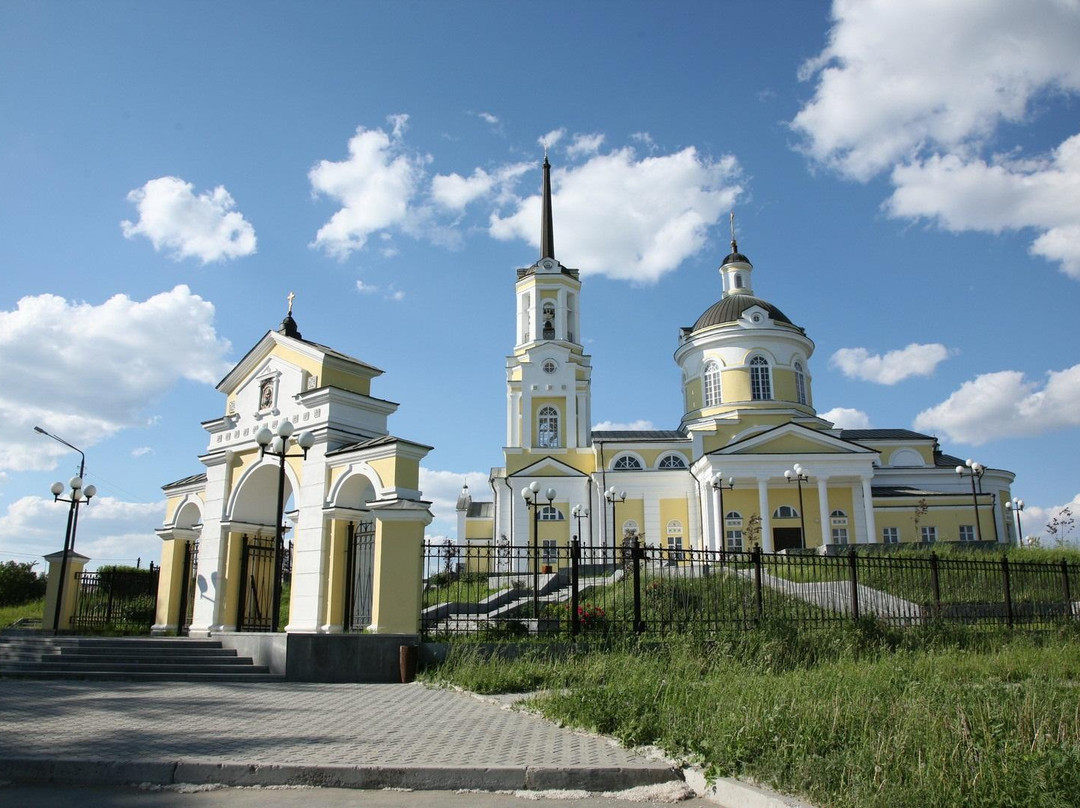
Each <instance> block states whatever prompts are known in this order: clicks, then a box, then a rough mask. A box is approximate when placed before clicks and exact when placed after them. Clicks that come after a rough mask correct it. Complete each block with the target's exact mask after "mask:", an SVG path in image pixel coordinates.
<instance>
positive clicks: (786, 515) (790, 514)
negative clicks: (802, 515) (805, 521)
mask: <svg viewBox="0 0 1080 808" xmlns="http://www.w3.org/2000/svg"><path fill="white" fill-rule="evenodd" d="M798 518H799V512H798V511H797V510H795V509H794V508H792V507H791V506H790V505H781V506H780V507H779V508H777V509H776V510H775V511H773V519H798Z"/></svg>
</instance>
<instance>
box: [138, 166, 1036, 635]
mask: <svg viewBox="0 0 1080 808" xmlns="http://www.w3.org/2000/svg"><path fill="white" fill-rule="evenodd" d="M540 226H541V251H540V257H539V260H537V262H536V263H535V264H533V265H532V266H530V267H527V268H525V269H519V270H518V271H517V283H516V286H515V310H516V331H515V337H514V339H515V344H514V347H513V351H512V353H511V354H510V355H509V356H508V357H507V360H506V445H505V447H504V448H503V465H501V466H499V467H496V468H493V469H492V470H491V474H490V478H489V486H490V498H488V496H486V495H485V496H484V497H483V499H484V500H486V501H481V499H480V496H479V495H478V494H476V496H475V497H474V493H475V492H470V491H469V490H468V489H467V488H466V489H464V490H463V491H462V492H461V496H460V497H459V499H458V503H457V516H458V535H457V543H458V545H459V547H460V548H461V551H462V553H463V554H464V556H465V557H466V558H467V559H468V564H469V566H470V567H471V568H473V569H478V570H482V569H483V568H484V566H485V565H487V564H489V563H490V562H489V559H492V558H496V557H498V550H499V549H500V548H509V547H519V548H524V547H528V546H532V545H533V542H534V541H535V545H536V547H537V548H538V549H541V548H543V549H544V550H546V551H552V552H551V558H552V559H553V560H555V559H558V558H566V554H565V553H556V552H554V550H555V548H558V547H565V546H566V545H568V544H569V543H570V542H571V540H572V539H573V538H574V537H578V538H580V540H581V542H582V544H583V545H585V546H587V547H595V548H615V547H617V546H619V545H620V544H621V543H622V542H623V541H624V540H625V539H626V538H627V537H635V538H638V539H639V540H642V541H644V543H645V544H647V545H650V546H658V547H663V548H668V549H670V550H671V551H673V552H675V553H677V552H678V551H680V550H687V549H702V550H720V549H723V550H732V551H737V550H749V549H751V548H752V547H754V546H760V548H761V549H762V550H763V551H765V552H779V551H790V550H796V549H798V550H803V549H817V550H819V551H829V550H830V549H834V548H843V547H847V546H850V545H869V544H898V543H916V542H917V543H925V544H930V543H934V542H942V541H970V542H979V541H981V542H984V543H989V542H1000V543H1013V542H1015V536H1014V534H1013V524H1012V520H1011V519H1009V518H1008V515H1009V514H1008V512H1007V511H1006V509H1005V504H1006V503H1007V502H1009V501H1010V497H1011V494H1010V488H1009V487H1010V485H1011V483H1012V481H1013V477H1014V475H1013V474H1012V473H1011V472H1009V471H1006V470H1003V469H994V468H984V467H982V466H979V465H978V464H973V465H970V466H969V465H965V464H964V463H963V461H961V460H959V459H958V458H955V457H951V456H949V455H946V454H944V453H943V452H942V451H941V449H940V447H939V445H938V441H937V439H936V438H934V437H933V436H931V435H923V434H919V433H917V432H912V431H909V430H905V429H863V430H852V429H838V428H835V427H834V425H833V424H832V423H830V422H829V421H827V420H825V419H823V418H821V417H819V416H818V414H817V412H816V410H815V409H814V397H813V383H812V382H813V377H812V375H811V372H810V360H811V357H812V355H813V352H814V343H813V342H812V341H811V340H810V338H809V337H808V336H807V334H806V332H805V331H804V330H803V329H802V328H800V327H799V326H798V325H796V324H795V323H794V322H792V320H790V319H789V318H788V317H787V315H785V314H784V313H783V312H782V311H781V310H780V309H779V308H777V307H776V306H775V305H773V304H771V303H769V302H766V301H765V300H763V299H762V298H760V297H757V296H756V295H755V293H754V278H753V273H754V267H753V265H752V264H751V263H750V260H749V259H748V258H747V257H746V256H745V255H743V254H741V253H740V252H739V251H738V248H737V245H736V242H735V238H734V232H733V233H732V242H731V247H732V251H731V254H730V255H728V256H727V257H726V258H724V260H723V262H722V264H721V266H720V279H721V286H722V291H721V296H720V299H719V300H718V301H717V302H716V303H714V304H713V305H712V306H710V307H709V308H707V309H706V310H705V311H704V312H703V313H702V314H701V316H700V317H698V318H697V320H696V322H694V324H693V325H692V326H690V327H687V328H683V329H681V331H680V333H679V338H678V344H677V346H676V348H675V362H676V363H677V364H678V366H679V368H680V369H681V371H682V393H683V413H682V416H681V418H680V420H679V423H678V425H677V426H676V427H675V428H674V429H669V430H660V429H657V430H648V431H613V430H606V431H605V430H594V429H592V426H591V425H592V423H593V420H592V411H591V384H592V365H591V360H590V357H589V356H588V355H587V354H586V353H585V352H584V349H583V338H582V328H581V319H582V317H581V315H582V311H583V304H582V283H581V279H580V276H579V272H578V270H577V269H571V268H569V267H566V266H564V265H563V264H562V263H561V262H560V261H559V260H558V259H557V258H556V257H555V243H554V227H553V217H552V200H551V178H550V165H549V163H548V160H547V158H546V157H545V159H544V164H543V204H542V219H541V223H540ZM380 373H381V371H380V370H378V369H377V368H375V367H372V366H371V365H369V364H367V363H365V362H363V361H361V360H359V359H355V358H353V357H350V356H348V355H346V354H343V353H340V352H338V351H336V350H334V349H333V348H330V347H328V346H325V345H320V344H319V343H316V342H312V341H311V340H307V339H304V338H303V337H302V335H301V333H300V331H299V328H298V327H297V324H296V322H295V320H294V319H293V317H292V303H291V298H290V304H289V313H288V314H287V316H286V317H285V320H284V321H283V322H282V324H281V327H280V328H279V329H277V330H273V331H269V332H267V333H266V334H265V335H264V336H263V337H262V339H260V340H259V342H258V343H257V344H256V345H255V346H254V347H253V348H252V349H251V350H250V351H249V352H248V353H247V354H246V355H245V356H244V358H243V359H241V360H240V362H239V363H238V364H237V365H236V367H235V368H234V369H233V370H232V371H230V373H229V374H228V375H227V376H226V377H225V378H224V379H222V381H221V382H220V383H219V384H218V390H219V391H220V392H221V393H222V395H223V399H224V407H223V412H222V413H221V414H220V415H217V416H216V417H214V418H211V419H210V420H208V421H205V422H204V423H203V428H204V429H205V430H206V432H207V433H208V444H207V448H206V451H205V452H204V453H203V455H202V456H200V458H199V460H200V461H201V463H202V465H203V466H204V467H205V471H203V472H202V473H200V474H196V475H193V476H190V477H185V478H184V479H181V480H177V481H175V482H173V483H169V484H168V485H166V486H164V491H165V495H166V517H165V521H164V524H163V525H162V527H161V528H160V529H159V530H158V534H159V536H160V537H161V538H162V540H163V548H162V563H161V578H160V586H159V598H158V612H157V620H156V624H155V626H154V630H155V631H156V632H159V633H168V632H174V631H175V632H181V633H190V634H192V635H210V634H228V633H243V632H245V631H274V630H276V629H278V628H284V629H285V631H286V632H289V633H290V634H296V635H301V634H327V635H331V634H349V633H350V632H361V631H366V632H371V633H376V634H386V633H395V632H396V633H412V632H415V631H416V630H417V625H418V615H419V612H420V604H421V578H422V575H423V564H424V561H423V536H424V528H425V527H426V526H427V525H428V524H429V523H430V521H431V519H432V515H431V513H430V510H429V507H428V506H429V503H428V502H426V501H425V500H424V499H423V495H422V492H421V491H420V489H419V479H420V474H419V472H420V463H421V461H422V460H423V458H424V457H425V456H426V454H427V453H428V452H429V451H430V449H431V447H429V446H425V445H423V444H420V443H416V442H414V441H409V440H406V439H404V438H399V437H396V436H394V435H393V434H391V432H390V431H389V429H388V418H389V416H390V415H391V414H392V413H393V412H394V411H395V410H396V409H397V406H398V405H397V404H395V403H393V402H389V401H385V400H383V399H380V398H377V397H374V396H373V395H372V390H371V387H372V381H373V380H374V379H375V378H376V377H377V376H378V375H380ZM958 467H959V468H958ZM958 472H959V473H958ZM523 495H525V496H523ZM526 496H527V497H528V498H529V500H531V502H527V501H526V499H525V497H526ZM286 521H287V522H288V524H287V525H286V524H284V523H285V522H286ZM534 525H535V528H536V529H535V534H534V530H533V528H534ZM286 532H288V534H289V536H290V541H291V550H289V549H287V548H286V545H285V544H284V542H283V538H282V537H283V535H284V534H285V533H286ZM515 555H516V556H518V557H523V556H522V555H521V554H520V553H518V554H515ZM538 561H539V559H538ZM283 568H284V569H283ZM285 577H288V580H290V582H291V587H290V589H291V600H290V602H289V604H288V607H287V614H285V615H284V617H283V618H282V617H280V616H279V612H284V611H285V609H284V607H280V604H279V600H280V596H281V586H280V583H278V584H277V585H275V581H278V582H280V581H282V580H283V579H284V578H285Z"/></svg>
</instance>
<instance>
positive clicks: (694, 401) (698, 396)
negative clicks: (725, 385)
mask: <svg viewBox="0 0 1080 808" xmlns="http://www.w3.org/2000/svg"><path fill="white" fill-rule="evenodd" d="M722 381H723V379H722V377H721V382H722ZM683 401H684V402H685V404H686V411H687V412H693V411H694V410H699V409H701V406H702V404H703V403H704V401H705V392H704V388H703V386H702V381H701V379H700V378H694V379H690V381H688V382H687V383H686V384H685V385H683Z"/></svg>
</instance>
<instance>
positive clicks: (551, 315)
mask: <svg viewBox="0 0 1080 808" xmlns="http://www.w3.org/2000/svg"><path fill="white" fill-rule="evenodd" d="M544 319H545V320H554V319H555V303H554V302H552V301H550V300H545V301H544Z"/></svg>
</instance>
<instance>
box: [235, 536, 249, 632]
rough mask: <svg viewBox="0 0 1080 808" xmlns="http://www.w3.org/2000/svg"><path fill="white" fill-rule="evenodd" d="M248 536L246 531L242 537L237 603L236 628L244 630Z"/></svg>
mask: <svg viewBox="0 0 1080 808" xmlns="http://www.w3.org/2000/svg"><path fill="white" fill-rule="evenodd" d="M247 550H248V536H247V533H244V534H243V535H242V536H241V537H240V586H239V587H238V589H239V590H240V591H239V594H238V597H239V598H240V602H239V603H237V604H236V629H237V631H243V628H241V627H242V626H243V625H244V619H245V618H246V617H247V575H248V552H247Z"/></svg>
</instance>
